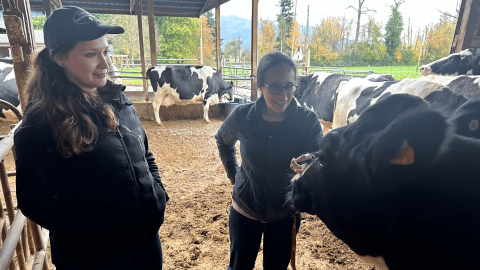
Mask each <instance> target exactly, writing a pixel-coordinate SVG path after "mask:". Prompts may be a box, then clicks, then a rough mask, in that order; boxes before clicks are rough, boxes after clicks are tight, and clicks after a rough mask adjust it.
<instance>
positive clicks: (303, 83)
mask: <svg viewBox="0 0 480 270" xmlns="http://www.w3.org/2000/svg"><path fill="white" fill-rule="evenodd" d="M312 77H313V74H309V75H307V76H298V78H297V84H298V88H297V90H296V91H295V93H293V96H294V97H295V98H296V99H297V100H298V101H300V99H301V98H302V95H303V92H305V89H307V87H308V83H309V82H310V79H311V78H312Z"/></svg>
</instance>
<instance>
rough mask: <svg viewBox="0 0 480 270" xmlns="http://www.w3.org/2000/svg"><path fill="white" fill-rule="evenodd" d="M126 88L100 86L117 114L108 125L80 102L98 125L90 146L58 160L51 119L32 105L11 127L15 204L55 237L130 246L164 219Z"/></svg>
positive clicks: (158, 186)
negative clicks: (113, 126) (13, 129)
mask: <svg viewBox="0 0 480 270" xmlns="http://www.w3.org/2000/svg"><path fill="white" fill-rule="evenodd" d="M124 89H125V87H124V86H123V87H122V86H120V85H113V84H112V83H111V82H108V83H107V86H105V87H102V88H99V93H100V95H101V97H102V99H103V100H104V101H105V102H108V103H110V104H111V105H112V107H113V108H114V110H115V114H116V115H117V117H118V121H119V126H118V128H117V130H114V131H112V130H109V129H108V128H107V127H106V124H105V123H104V121H102V120H101V119H103V117H102V116H101V114H99V113H98V112H97V111H96V110H95V109H94V108H93V107H92V106H90V105H89V103H88V102H87V101H86V100H85V99H83V100H82V102H83V103H84V105H85V108H86V110H88V112H89V113H90V115H91V117H92V119H93V120H94V122H96V124H97V126H98V139H97V141H96V145H95V148H94V149H93V151H91V152H88V153H83V154H81V155H78V156H72V157H70V158H62V157H61V156H60V155H59V154H58V152H57V151H56V145H55V141H54V139H53V134H52V129H51V128H50V125H49V124H48V122H47V121H46V120H45V117H43V116H42V115H39V114H38V113H35V112H33V111H30V112H29V111H27V113H26V115H25V118H24V120H23V123H22V124H21V126H20V127H19V128H18V129H17V131H16V133H15V136H14V141H15V149H16V159H15V163H16V167H17V179H16V180H17V198H18V207H19V208H20V210H22V212H23V213H24V214H25V216H26V217H28V218H30V219H31V220H33V221H35V222H36V223H38V224H39V225H41V226H42V227H44V228H47V229H49V230H50V232H51V234H52V235H54V236H55V239H59V240H60V239H63V240H68V241H70V243H71V242H72V241H74V242H75V241H78V242H84V243H91V244H99V245H101V244H105V245H106V246H115V247H118V246H136V245H138V244H140V243H142V242H143V241H144V239H145V238H146V237H150V238H151V237H153V236H154V235H155V234H157V233H158V229H159V228H160V225H161V224H162V223H163V220H164V212H165V204H166V199H167V195H166V193H165V191H164V189H163V185H162V183H161V179H160V174H159V171H158V167H157V165H156V164H155V158H154V157H153V154H152V152H151V151H150V150H149V149H148V141H147V136H146V134H145V131H144V130H143V128H142V126H141V123H140V120H139V119H138V116H137V113H136V111H135V109H134V108H133V106H132V103H131V102H130V101H129V100H128V99H127V98H126V97H125V95H124V94H123V93H122V91H123V90H124ZM78 91H80V90H78Z"/></svg>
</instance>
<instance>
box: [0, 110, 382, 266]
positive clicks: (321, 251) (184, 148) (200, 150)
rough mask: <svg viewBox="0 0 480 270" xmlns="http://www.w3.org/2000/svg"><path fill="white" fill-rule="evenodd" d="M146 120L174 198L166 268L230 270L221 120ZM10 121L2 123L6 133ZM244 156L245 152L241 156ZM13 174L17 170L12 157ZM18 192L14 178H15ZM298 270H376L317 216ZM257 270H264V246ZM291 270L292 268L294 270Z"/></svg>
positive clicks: (306, 233)
mask: <svg viewBox="0 0 480 270" xmlns="http://www.w3.org/2000/svg"><path fill="white" fill-rule="evenodd" d="M211 121H212V123H211V124H205V123H204V122H203V120H201V119H198V120H177V121H163V123H164V125H165V127H159V126H157V125H156V123H155V122H153V121H145V122H142V123H143V125H144V128H145V130H146V132H147V134H148V138H149V146H150V149H151V150H152V151H153V152H154V154H155V157H156V160H157V164H158V166H159V168H160V171H161V175H162V181H163V183H164V185H165V188H166V190H167V192H168V194H169V196H170V201H169V202H168V203H167V209H166V214H165V223H164V224H163V225H162V227H161V228H160V238H161V241H162V245H163V252H164V253H163V258H164V269H167V270H170V269H176V270H177V269H226V268H227V266H228V260H229V237H228V210H229V207H230V201H231V190H232V185H231V184H230V181H229V180H228V179H227V176H226V174H225V171H224V169H223V166H222V163H221V161H220V158H219V156H218V152H217V147H216V144H215V138H214V134H215V132H216V131H217V129H218V128H219V127H220V125H221V124H222V121H221V120H219V119H211ZM9 125H10V123H7V122H2V123H0V132H1V134H6V133H7V132H8V130H9ZM237 155H238V156H239V153H237ZM5 162H6V166H7V170H9V171H10V170H14V164H13V160H12V156H11V154H9V155H8V156H7V157H6V160H5ZM10 182H11V187H12V191H13V192H14V190H15V189H14V188H15V185H14V178H11V181H10ZM296 264H297V269H326V270H331V269H375V268H374V267H373V266H371V265H368V264H366V263H364V262H362V261H360V260H359V259H357V257H356V255H355V254H353V253H352V252H351V251H350V250H349V249H348V247H347V246H346V245H345V244H343V242H341V241H340V240H338V239H337V238H336V237H334V236H333V235H332V234H331V233H330V231H329V230H328V229H327V228H326V227H325V225H324V224H323V223H322V222H321V221H320V220H319V219H318V218H317V217H315V216H311V215H308V214H303V215H302V225H301V227H300V232H299V234H298V236H297V263H296ZM255 269H262V250H261V248H260V252H259V256H258V257H257V261H256V267H255ZM289 269H290V267H289Z"/></svg>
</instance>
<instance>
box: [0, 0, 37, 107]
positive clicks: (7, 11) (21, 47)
mask: <svg viewBox="0 0 480 270" xmlns="http://www.w3.org/2000/svg"><path fill="white" fill-rule="evenodd" d="M1 3H2V7H3V10H4V12H3V20H4V22H5V28H6V29H7V36H8V40H9V44H10V49H11V51H12V58H13V70H14V73H15V81H16V83H17V88H18V96H19V99H20V106H21V108H22V111H24V110H25V106H26V105H27V98H26V95H25V92H26V91H25V85H26V82H27V80H28V75H29V74H28V73H29V72H28V70H29V68H30V64H31V61H32V57H33V51H34V50H35V49H36V44H35V35H34V31H33V22H32V16H31V13H30V5H29V2H28V0H18V2H17V1H9V0H1ZM15 3H17V6H13V5H14V4H15ZM11 5H12V6H11ZM14 8H18V11H15V10H13V9H14ZM19 24H20V27H21V28H23V30H24V32H23V31H22V32H23V33H21V32H19V31H16V30H15V29H18V26H19ZM22 26H24V27H22Z"/></svg>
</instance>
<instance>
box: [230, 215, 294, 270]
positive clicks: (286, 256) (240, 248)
mask: <svg viewBox="0 0 480 270" xmlns="http://www.w3.org/2000/svg"><path fill="white" fill-rule="evenodd" d="M296 217H297V219H296V229H297V232H298V229H299V227H300V221H301V215H300V213H297V214H296ZM228 225H229V228H230V264H229V266H228V270H251V269H253V268H254V266H255V260H256V258H257V254H258V250H259V248H260V242H261V241H262V234H263V269H265V270H286V269H287V267H288V263H289V262H290V255H291V248H292V226H293V216H292V217H290V218H286V219H284V220H281V221H278V222H275V223H262V222H261V221H258V220H253V219H250V218H247V217H245V216H243V215H242V214H240V213H238V212H237V211H235V209H234V208H233V207H230V217H229V220H228Z"/></svg>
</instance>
